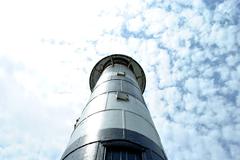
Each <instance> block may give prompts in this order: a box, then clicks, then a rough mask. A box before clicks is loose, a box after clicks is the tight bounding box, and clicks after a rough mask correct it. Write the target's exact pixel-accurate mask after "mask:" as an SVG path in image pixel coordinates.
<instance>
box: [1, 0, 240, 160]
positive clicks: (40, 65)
mask: <svg viewBox="0 0 240 160" xmlns="http://www.w3.org/2000/svg"><path fill="white" fill-rule="evenodd" d="M1 4H2V5H0V6H1V7H0V13H1V14H0V17H2V18H3V19H2V18H1V19H2V21H3V24H4V25H3V27H2V29H0V33H1V37H0V43H1V46H0V112H1V114H0V124H1V125H0V130H1V131H2V132H1V134H0V137H1V138H0V157H2V159H8V160H9V159H13V160H14V159H48V160H49V159H59V158H60V156H61V154H62V153H63V150H64V149H65V146H66V144H67V141H68V138H69V135H70V134H71V131H72V128H73V124H74V122H75V119H76V118H78V117H79V116H80V113H81V110H82V108H83V107H84V105H85V104H86V102H87V100H88V97H89V95H90V90H89V86H88V80H89V79H88V78H89V74H90V72H91V69H92V67H93V66H94V64H95V63H96V62H97V61H98V60H99V59H101V58H102V57H104V56H106V55H109V54H112V53H115V54H117V53H123V54H127V55H129V56H132V57H133V58H134V59H136V60H137V61H138V62H139V63H140V64H141V66H142V67H143V68H144V71H145V73H146V78H147V86H146V90H145V93H144V97H145V101H146V103H147V105H148V108H149V110H150V112H151V114H152V117H153V120H154V122H155V125H156V128H157V130H158V132H159V134H160V137H161V140H162V143H163V146H164V149H165V151H166V153H167V156H168V158H169V159H171V160H175V159H177V160H184V159H194V160H198V159H209V160H215V159H225V160H237V159H239V158H240V157H239V154H238V153H239V152H240V149H239V148H240V141H239V139H238V137H239V133H240V132H239V131H240V128H239V124H240V119H239V113H240V108H239V107H240V94H239V86H240V76H239V75H240V57H239V43H240V40H239V39H240V38H239V37H240V34H239V20H238V19H239V13H240V10H239V2H238V1H237V0H229V1H222V0H220V1H219V0H213V1H205V0H196V1H193V2H190V1H185V0H173V1H161V0H160V1H155V0H146V1H141V0H136V1H107V0H105V1H102V2H101V3H97V2H95V1H89V2H86V3H83V2H79V3H77V2H75V1H69V2H67V3H66V2H57V1H53V2H48V1H42V2H39V3H37V4H33V3H28V1H24V2H21V3H20V2H18V6H20V7H18V8H16V7H14V6H12V5H11V4H12V3H10V2H6V3H3V2H1ZM25 4H28V5H27V6H25ZM92 4H94V5H92ZM45 6H47V7H46V9H44V8H45ZM4 8H5V9H4ZM12 10H15V12H12ZM22 10H24V12H21V11H22ZM43 11H44V12H43ZM18 13H19V14H18ZM29 13H31V14H29ZM1 15H2V16H1ZM3 15H8V16H5V17H3ZM6 17H7V18H6ZM52 139H55V140H54V141H52ZM172 153H174V154H172Z"/></svg>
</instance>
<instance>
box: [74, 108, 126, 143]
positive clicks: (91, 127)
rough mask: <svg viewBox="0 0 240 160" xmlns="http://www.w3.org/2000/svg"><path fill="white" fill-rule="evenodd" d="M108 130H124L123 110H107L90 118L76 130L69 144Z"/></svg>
mask: <svg viewBox="0 0 240 160" xmlns="http://www.w3.org/2000/svg"><path fill="white" fill-rule="evenodd" d="M106 128H123V119H122V111H121V110H105V111H101V112H97V113H95V114H93V115H91V116H89V117H88V118H87V119H85V120H84V121H82V122H80V124H79V125H78V126H77V128H76V129H75V130H74V132H73V134H72V136H71V140H70V142H69V144H71V143H72V142H74V141H75V140H76V139H77V138H79V137H82V136H85V135H88V136H90V137H91V136H95V134H96V133H97V132H98V131H99V130H101V129H106Z"/></svg>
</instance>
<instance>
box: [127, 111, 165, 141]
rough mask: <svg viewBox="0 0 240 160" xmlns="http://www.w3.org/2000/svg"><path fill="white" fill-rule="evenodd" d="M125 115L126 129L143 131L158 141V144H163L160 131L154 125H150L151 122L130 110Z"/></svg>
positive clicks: (142, 132)
mask: <svg viewBox="0 0 240 160" xmlns="http://www.w3.org/2000/svg"><path fill="white" fill-rule="evenodd" d="M125 117H126V129H129V130H133V131H136V132H138V133H141V134H143V135H145V136H146V137H148V138H150V139H151V140H153V141H154V142H156V143H157V144H159V145H161V142H160V138H159V136H158V133H157V131H156V130H155V129H154V127H153V126H152V125H150V123H148V122H147V121H146V120H144V119H143V118H141V117H139V116H137V115H135V114H133V113H130V112H126V113H125Z"/></svg>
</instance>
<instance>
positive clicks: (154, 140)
mask: <svg viewBox="0 0 240 160" xmlns="http://www.w3.org/2000/svg"><path fill="white" fill-rule="evenodd" d="M89 83H90V89H91V91H92V93H91V96H90V99H89V101H88V103H87V105H86V106H85V108H84V109H83V111H82V115H81V117H80V118H79V119H78V120H77V121H76V124H75V125H74V131H73V133H72V135H71V138H70V141H69V144H68V146H67V149H66V150H65V152H64V153H63V155H62V158H61V160H167V157H166V155H165V153H164V150H163V147H162V145H161V141H160V137H159V135H158V133H157V130H156V128H155V126H154V123H153V121H152V118H151V115H150V113H149V110H148V108H147V106H146V104H145V101H144V99H143V96H142V94H143V92H144V89H145V85H146V78H145V74H144V72H143V69H142V68H141V66H140V65H139V64H138V63H137V62H136V61H135V60H133V59H132V58H131V57H128V56H126V55H119V54H115V55H110V56H107V57H105V58H103V59H102V60H100V61H99V62H98V63H97V64H96V65H95V66H94V68H93V70H92V72H91V75H90V80H89Z"/></svg>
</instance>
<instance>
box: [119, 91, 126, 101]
mask: <svg viewBox="0 0 240 160" xmlns="http://www.w3.org/2000/svg"><path fill="white" fill-rule="evenodd" d="M116 97H117V100H122V101H128V100H129V99H128V94H126V93H123V92H117V95H116Z"/></svg>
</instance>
